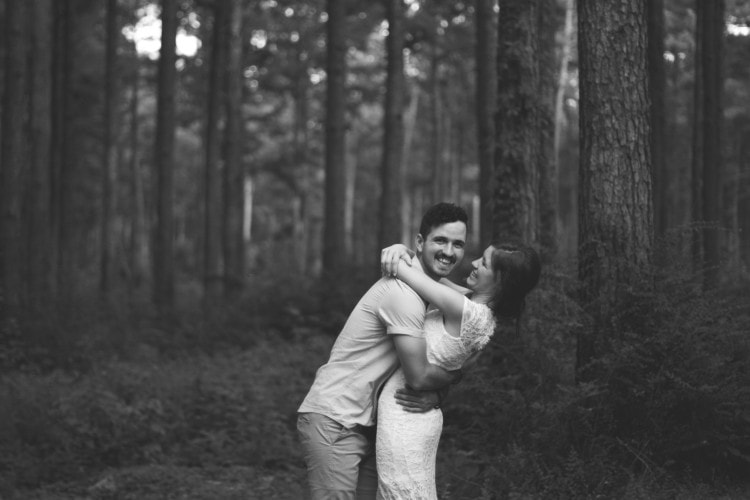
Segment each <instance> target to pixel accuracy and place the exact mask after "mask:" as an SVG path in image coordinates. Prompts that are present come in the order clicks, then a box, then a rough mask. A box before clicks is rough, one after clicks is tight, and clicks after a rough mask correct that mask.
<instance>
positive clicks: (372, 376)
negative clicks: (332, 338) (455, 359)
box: [297, 278, 425, 428]
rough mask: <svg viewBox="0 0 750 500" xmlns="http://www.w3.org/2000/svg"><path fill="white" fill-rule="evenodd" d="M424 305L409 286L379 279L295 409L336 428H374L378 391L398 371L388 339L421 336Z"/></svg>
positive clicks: (353, 312)
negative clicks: (326, 420) (328, 420)
mask: <svg viewBox="0 0 750 500" xmlns="http://www.w3.org/2000/svg"><path fill="white" fill-rule="evenodd" d="M424 316H425V303H424V301H422V299H421V298H420V297H419V295H418V294H417V293H416V292H415V291H414V290H412V289H411V288H410V287H409V286H408V285H406V284H405V283H403V282H402V281H400V280H397V279H394V278H381V279H380V280H379V281H378V282H377V283H375V284H374V285H373V286H372V287H370V289H369V290H368V291H367V293H365V295H364V296H363V297H362V298H361V299H360V301H359V303H358V304H357V306H356V307H355V308H354V310H353V311H352V313H351V314H350V315H349V319H348V320H347V321H346V324H345V325H344V327H343V328H342V330H341V333H339V336H338V338H337V339H336V342H335V343H334V344H333V348H332V349H331V355H330V357H329V359H328V362H327V363H326V364H324V365H323V366H321V367H320V368H319V369H318V372H317V374H316V375H315V381H314V382H313V384H312V387H311V388H310V391H309V392H308V393H307V396H306V397H305V400H304V401H303V402H302V405H301V406H300V407H299V409H298V410H297V411H298V412H300V413H305V412H314V413H320V414H322V415H325V416H327V417H329V418H331V419H333V420H335V421H337V422H339V423H340V424H341V425H343V426H345V427H348V428H351V427H354V426H355V425H358V424H359V425H364V426H372V425H375V415H376V414H377V411H376V409H377V406H376V405H377V400H378V393H379V392H380V388H381V386H382V385H383V383H384V382H385V381H386V380H387V379H388V377H390V376H391V374H392V373H393V372H394V371H395V370H396V368H397V367H398V355H397V353H396V347H395V345H394V343H393V340H392V339H391V338H390V337H389V335H410V336H413V337H424V332H423V326H424Z"/></svg>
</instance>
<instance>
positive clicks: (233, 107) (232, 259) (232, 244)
mask: <svg viewBox="0 0 750 500" xmlns="http://www.w3.org/2000/svg"><path fill="white" fill-rule="evenodd" d="M227 4H228V5H227V13H228V14H229V40H228V41H229V44H228V49H227V93H226V105H227V111H226V116H227V130H226V138H225V139H226V142H225V152H224V159H225V166H224V203H225V205H224V224H225V225H224V293H225V295H226V296H229V297H233V296H235V295H236V294H237V293H238V292H239V291H240V290H241V289H242V288H243V286H244V282H245V247H244V241H243V239H242V218H243V214H244V200H243V198H244V185H245V182H244V177H245V172H244V167H243V163H242V143H243V141H242V127H243V125H242V38H241V35H242V9H241V2H240V0H227Z"/></svg>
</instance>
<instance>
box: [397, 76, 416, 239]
mask: <svg viewBox="0 0 750 500" xmlns="http://www.w3.org/2000/svg"><path fill="white" fill-rule="evenodd" d="M419 95H420V93H419V85H417V84H416V83H415V82H411V83H410V84H409V105H408V107H407V108H406V111H405V114H404V155H403V158H402V162H401V163H402V165H403V166H404V167H403V176H404V182H403V183H402V184H401V202H402V204H401V238H400V239H399V241H400V242H402V243H407V244H410V243H411V242H412V241H413V235H412V231H413V227H412V226H413V225H414V224H412V222H411V218H412V213H413V206H414V205H413V200H412V197H411V196H409V192H410V191H409V184H408V178H409V176H408V173H409V166H411V165H412V164H413V163H412V160H411V158H412V143H413V142H414V131H415V129H416V126H417V111H418V110H419Z"/></svg>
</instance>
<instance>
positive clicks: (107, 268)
mask: <svg viewBox="0 0 750 500" xmlns="http://www.w3.org/2000/svg"><path fill="white" fill-rule="evenodd" d="M105 33H106V49H105V62H104V64H105V97H104V117H103V118H104V148H103V149H104V151H103V153H104V158H103V161H102V165H103V166H104V172H103V175H102V220H101V234H102V240H101V263H100V264H101V269H100V275H99V280H100V281H99V290H100V291H101V292H102V293H103V294H105V295H107V294H109V293H110V292H111V291H112V276H113V272H112V268H113V264H112V261H113V259H114V243H115V235H114V227H115V226H114V224H113V218H114V214H115V196H114V188H115V183H116V175H117V173H116V172H117V147H116V139H115V138H116V136H117V133H116V127H117V75H116V73H115V64H116V60H117V40H118V38H119V33H118V31H117V0H107V13H106V29H105Z"/></svg>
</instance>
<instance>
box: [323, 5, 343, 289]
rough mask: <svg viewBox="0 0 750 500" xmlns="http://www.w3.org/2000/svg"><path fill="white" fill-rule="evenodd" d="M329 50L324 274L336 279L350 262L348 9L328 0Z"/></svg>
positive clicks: (327, 63)
mask: <svg viewBox="0 0 750 500" xmlns="http://www.w3.org/2000/svg"><path fill="white" fill-rule="evenodd" d="M327 6H328V7H327V8H328V22H327V26H326V28H327V35H328V48H327V56H328V59H327V62H326V69H327V75H328V84H327V87H326V98H327V99H326V107H327V115H326V133H325V136H326V137H325V158H326V175H325V211H324V212H325V221H324V224H325V229H324V231H323V273H324V274H325V275H327V276H335V274H336V270H337V269H338V268H340V266H341V265H342V263H345V262H346V257H347V256H346V255H345V250H344V248H345V244H346V242H345V241H344V208H345V207H344V203H345V200H344V198H345V189H346V188H345V165H344V162H345V156H346V149H345V148H346V142H345V141H346V134H345V125H346V123H345V112H346V108H345V106H346V95H345V91H346V89H345V83H344V82H345V78H346V33H345V21H346V5H345V3H344V1H343V0H328V1H327Z"/></svg>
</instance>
